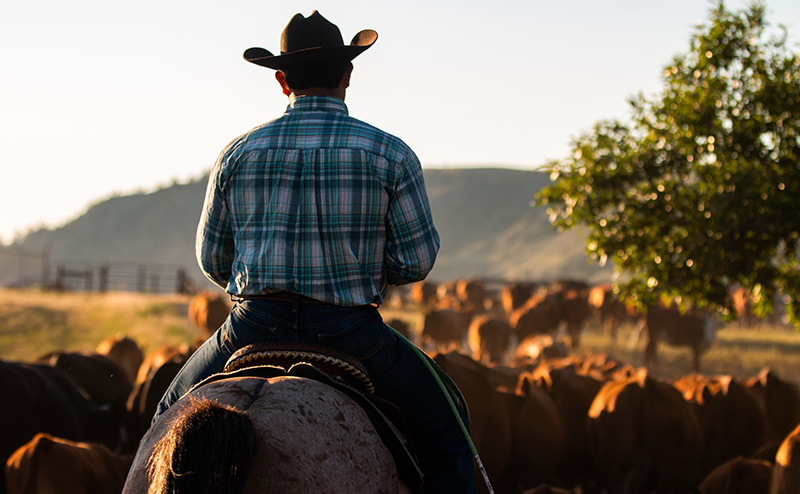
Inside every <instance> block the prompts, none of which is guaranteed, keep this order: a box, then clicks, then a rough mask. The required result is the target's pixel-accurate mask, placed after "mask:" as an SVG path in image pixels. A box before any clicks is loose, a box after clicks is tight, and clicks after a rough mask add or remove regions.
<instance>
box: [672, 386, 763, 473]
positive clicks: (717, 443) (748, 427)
mask: <svg viewBox="0 0 800 494" xmlns="http://www.w3.org/2000/svg"><path fill="white" fill-rule="evenodd" d="M673 385H674V386H675V387H676V388H677V389H678V390H679V391H680V392H681V393H682V394H683V397H684V399H686V400H687V401H688V402H689V403H691V404H692V409H693V410H694V411H695V413H696V414H697V418H698V420H699V422H700V428H701V430H702V431H703V444H704V448H703V456H702V460H701V462H700V472H701V475H702V476H705V475H708V474H709V473H710V472H711V470H713V469H714V468H715V467H717V466H718V465H721V464H722V463H724V462H726V461H728V460H730V459H732V458H735V457H737V456H751V455H752V454H753V453H755V451H756V450H757V449H758V448H759V447H761V446H762V445H763V444H764V441H765V437H766V416H765V414H764V410H763V409H762V407H761V406H760V405H759V403H758V401H757V400H756V399H755V397H753V395H752V394H751V393H749V392H747V390H746V389H745V387H744V386H743V385H742V384H741V383H740V382H738V381H736V380H735V379H733V378H732V377H731V376H714V377H707V376H702V375H700V374H690V375H688V376H683V377H681V378H678V379H676V380H675V381H674V382H673Z"/></svg>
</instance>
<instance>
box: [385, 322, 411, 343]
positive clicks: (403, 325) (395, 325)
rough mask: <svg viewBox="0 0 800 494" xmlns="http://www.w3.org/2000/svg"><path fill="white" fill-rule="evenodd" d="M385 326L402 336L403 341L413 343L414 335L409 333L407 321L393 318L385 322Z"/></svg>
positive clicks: (409, 327) (409, 328)
mask: <svg viewBox="0 0 800 494" xmlns="http://www.w3.org/2000/svg"><path fill="white" fill-rule="evenodd" d="M386 324H387V325H388V326H389V327H391V328H392V329H394V330H395V331H397V332H398V333H400V334H401V335H403V337H404V338H405V339H407V340H409V341H414V334H413V333H412V332H411V325H410V324H409V323H408V322H407V321H405V320H403V319H399V318H394V319H390V320H388V321H386Z"/></svg>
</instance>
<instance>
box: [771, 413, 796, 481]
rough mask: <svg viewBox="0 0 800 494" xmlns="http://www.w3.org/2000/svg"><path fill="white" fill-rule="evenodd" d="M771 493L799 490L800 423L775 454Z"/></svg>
mask: <svg viewBox="0 0 800 494" xmlns="http://www.w3.org/2000/svg"><path fill="white" fill-rule="evenodd" d="M770 492H771V494H797V493H798V492H800V425H798V426H797V427H795V429H794V430H793V431H792V432H790V433H789V434H788V435H787V436H786V438H785V439H784V440H783V442H781V445H780V447H779V448H778V453H777V454H776V455H775V467H774V470H773V472H772V490H771V491H770Z"/></svg>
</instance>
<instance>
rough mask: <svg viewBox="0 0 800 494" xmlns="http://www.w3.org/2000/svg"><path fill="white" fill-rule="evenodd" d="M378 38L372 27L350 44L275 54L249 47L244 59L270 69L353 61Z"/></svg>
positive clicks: (357, 35) (356, 36) (361, 32)
mask: <svg viewBox="0 0 800 494" xmlns="http://www.w3.org/2000/svg"><path fill="white" fill-rule="evenodd" d="M377 39H378V33H377V32H375V31H373V30H372V29H365V30H363V31H360V32H359V33H358V34H356V35H355V36H354V37H353V40H352V41H351V42H350V44H349V45H342V46H315V47H312V48H305V49H303V50H297V51H292V52H288V53H281V54H280V55H273V54H272V53H271V52H270V51H269V50H266V49H264V48H257V47H254V48H248V49H247V50H245V52H244V59H245V60H247V61H248V62H250V63H254V64H256V65H260V66H262V67H267V68H270V69H276V70H279V69H282V68H285V67H289V66H291V65H300V64H304V63H309V62H318V61H323V60H346V61H348V62H349V61H351V60H353V59H354V58H356V57H357V56H359V55H360V54H361V53H363V52H364V50H366V49H367V48H369V47H370V46H372V45H373V44H374V43H375V41H376V40H377Z"/></svg>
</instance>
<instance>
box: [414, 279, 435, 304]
mask: <svg viewBox="0 0 800 494" xmlns="http://www.w3.org/2000/svg"><path fill="white" fill-rule="evenodd" d="M438 288H439V286H438V284H437V283H434V282H432V281H428V280H423V281H418V282H416V283H412V284H411V285H410V289H409V294H408V295H409V298H410V299H411V301H412V302H415V303H416V304H417V305H420V306H422V307H432V306H433V305H434V304H435V303H436V300H437V291H438Z"/></svg>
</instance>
